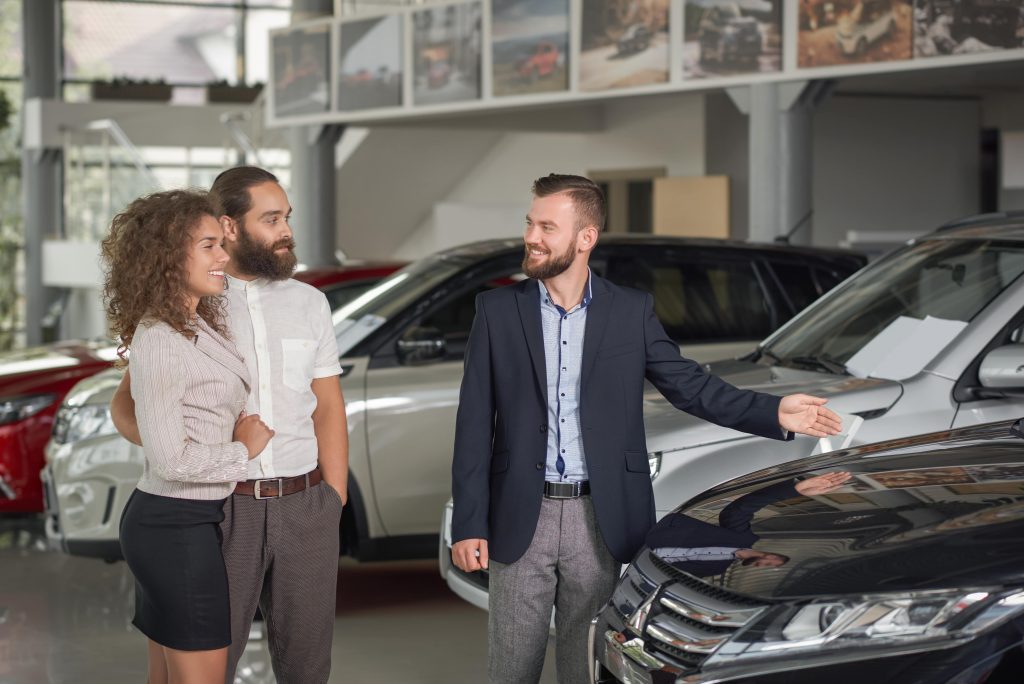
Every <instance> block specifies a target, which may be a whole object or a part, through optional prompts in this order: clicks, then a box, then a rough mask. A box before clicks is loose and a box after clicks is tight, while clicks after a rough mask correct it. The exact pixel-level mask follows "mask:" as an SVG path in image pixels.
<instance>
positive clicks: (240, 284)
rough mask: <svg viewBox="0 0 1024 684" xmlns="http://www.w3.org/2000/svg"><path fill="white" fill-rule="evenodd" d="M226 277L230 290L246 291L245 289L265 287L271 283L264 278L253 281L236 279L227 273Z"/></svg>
mask: <svg viewBox="0 0 1024 684" xmlns="http://www.w3.org/2000/svg"><path fill="white" fill-rule="evenodd" d="M224 277H225V278H227V280H228V289H236V290H244V289H245V288H247V287H249V286H252V287H263V286H264V285H266V284H267V283H268V282H269V281H268V280H266V279H264V278H253V279H252V280H242V279H241V278H236V277H234V276H233V275H231V274H230V273H225V274H224Z"/></svg>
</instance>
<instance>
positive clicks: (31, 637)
mask: <svg viewBox="0 0 1024 684" xmlns="http://www.w3.org/2000/svg"><path fill="white" fill-rule="evenodd" d="M339 571H340V572H339V585H338V586H339V594H338V617H337V622H336V623H335V629H334V649H333V672H332V676H331V680H330V681H331V682H346V683H356V684H358V683H361V682H388V683H389V684H403V683H406V682H408V683H409V684H420V683H422V684H434V683H437V684H441V683H456V684H461V683H463V682H465V683H467V684H469V683H472V684H479V683H482V682H485V681H486V672H487V667H486V664H487V616H486V614H485V613H484V612H483V611H481V610H479V609H477V608H474V607H472V606H470V605H469V604H467V603H465V602H463V601H462V600H460V599H459V598H458V597H456V596H455V595H454V594H452V593H451V592H450V591H449V589H448V587H447V585H445V583H444V582H443V581H442V580H441V578H440V576H439V575H438V573H437V563H436V562H434V561H416V562H400V563H372V564H357V563H353V562H350V561H348V560H347V559H345V560H342V562H341V564H340V567H339ZM132 591H133V588H132V580H131V575H130V574H129V573H128V569H127V567H126V566H125V565H124V563H115V564H106V563H104V562H102V561H97V560H92V559H84V558H72V557H70V556H66V555H64V554H61V553H56V552H52V551H48V550H47V549H46V546H45V542H44V541H43V537H42V527H41V525H40V524H39V523H38V521H36V520H35V519H32V518H13V519H10V518H7V519H5V518H0V684H45V683H64V682H67V683H71V682H74V683H75V684H93V683H95V684H100V683H103V684H108V683H110V684H113V683H118V682H144V681H145V677H146V662H145V661H146V656H145V641H144V638H143V637H142V635H141V634H139V633H138V632H137V631H135V630H134V628H133V627H132V626H131V625H130V624H129V621H130V619H131V610H132V608H131V601H132ZM553 656H554V653H553V649H552V648H551V647H549V648H548V656H547V662H546V663H545V668H544V670H545V671H544V678H543V680H542V682H543V683H544V684H554V682H555V676H554V657H553ZM236 682H239V683H243V682H244V683H252V684H257V683H258V684H269V683H271V682H274V677H273V675H272V674H271V671H270V660H269V656H268V654H267V646H266V641H265V640H255V641H250V643H249V646H248V648H247V651H246V656H245V659H244V660H243V662H242V665H241V666H240V667H239V671H238V678H237V679H236Z"/></svg>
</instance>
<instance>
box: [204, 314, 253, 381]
mask: <svg viewBox="0 0 1024 684" xmlns="http://www.w3.org/2000/svg"><path fill="white" fill-rule="evenodd" d="M197 320H198V324H197V326H196V327H197V328H198V330H197V331H196V332H197V335H196V338H195V340H196V342H195V344H196V349H198V350H199V351H201V352H203V353H204V354H206V355H207V356H208V357H210V358H211V359H213V360H214V361H216V362H217V363H219V364H220V365H222V366H224V367H225V368H227V369H228V370H229V371H231V372H232V373H234V374H235V375H237V376H238V377H239V378H241V379H242V382H243V383H244V384H245V390H246V392H248V391H249V389H250V384H249V371H248V369H247V368H246V367H245V361H244V360H243V359H242V356H241V354H239V353H238V349H237V348H236V347H235V345H234V343H233V342H231V341H230V340H228V339H227V338H225V337H224V336H223V335H221V334H220V333H218V332H217V331H216V330H214V329H213V328H211V327H210V326H209V325H208V324H207V323H206V321H204V320H203V319H202V318H198V319H197Z"/></svg>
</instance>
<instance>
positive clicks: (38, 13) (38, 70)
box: [21, 0, 64, 345]
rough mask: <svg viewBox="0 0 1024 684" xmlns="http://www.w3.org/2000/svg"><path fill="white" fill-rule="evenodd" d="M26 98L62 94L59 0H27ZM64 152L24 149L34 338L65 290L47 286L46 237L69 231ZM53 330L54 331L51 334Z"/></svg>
mask: <svg viewBox="0 0 1024 684" xmlns="http://www.w3.org/2000/svg"><path fill="white" fill-rule="evenodd" d="M21 17H22V24H21V26H22V41H21V42H22V49H23V50H24V72H23V74H22V79H23V80H22V86H23V92H24V95H23V97H24V99H23V100H22V104H24V101H25V100H28V99H29V98H34V97H38V98H47V99H60V98H61V96H62V93H61V71H60V54H61V33H60V2H59V0H22V2H21ZM63 172H64V154H63V151H62V150H61V149H60V148H44V149H35V150H28V149H26V150H24V151H23V152H22V154H21V187H22V206H23V209H24V221H25V335H26V341H27V342H28V344H30V345H33V344H40V343H41V342H43V341H44V335H43V327H42V324H43V319H44V317H45V316H46V312H47V309H48V308H49V307H50V305H51V304H52V303H53V302H54V301H56V299H57V298H58V296H59V291H57V290H53V289H50V288H45V287H43V240H44V239H45V238H47V237H58V236H60V235H62V234H63V232H64V215H63V213H64V212H63V208H64V202H63V190H64V185H63ZM51 336H52V335H51Z"/></svg>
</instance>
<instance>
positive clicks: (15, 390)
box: [0, 262, 404, 513]
mask: <svg viewBox="0 0 1024 684" xmlns="http://www.w3.org/2000/svg"><path fill="white" fill-rule="evenodd" d="M403 265H404V264H400V263H389V262H377V263H349V264H346V265H344V266H335V267H325V268H317V269H311V270H308V271H301V272H299V273H296V274H295V277H296V278H297V279H298V280H301V281H303V282H306V283H309V284H310V285H313V286H315V287H318V288H320V290H322V291H323V293H324V294H325V295H326V296H327V300H328V302H329V303H330V305H331V309H332V310H334V309H337V308H338V307H339V306H341V305H342V304H344V303H346V302H349V301H351V300H352V299H355V298H356V297H358V296H359V295H361V294H363V293H364V292H366V291H367V290H369V289H370V288H371V287H373V285H374V284H375V283H376V282H378V281H379V280H380V279H382V278H384V277H385V276H387V275H389V274H391V273H393V272H394V271H396V270H398V269H399V268H401V267H402V266H403ZM116 351H117V348H116V346H115V345H114V344H113V343H112V342H111V341H110V340H94V341H81V340H72V341H68V342H57V343H55V344H50V345H45V346H41V347H33V348H30V349H23V350H19V351H14V352H8V353H5V354H0V513H38V512H40V511H42V510H43V490H42V484H41V482H40V480H39V471H40V470H41V469H42V468H43V465H44V458H43V449H44V447H45V446H46V442H47V440H49V438H50V430H51V428H52V427H53V416H54V414H55V413H56V412H57V408H58V407H59V406H60V404H61V401H62V400H63V399H64V395H65V394H67V392H68V390H70V389H71V387H72V386H73V385H74V384H75V383H77V382H78V381H79V380H82V379H83V378H87V377H89V376H91V375H95V374H96V373H99V372H100V371H101V370H103V369H105V368H108V367H109V366H110V365H111V364H112V363H113V362H114V360H115V359H116V358H117V355H116Z"/></svg>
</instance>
